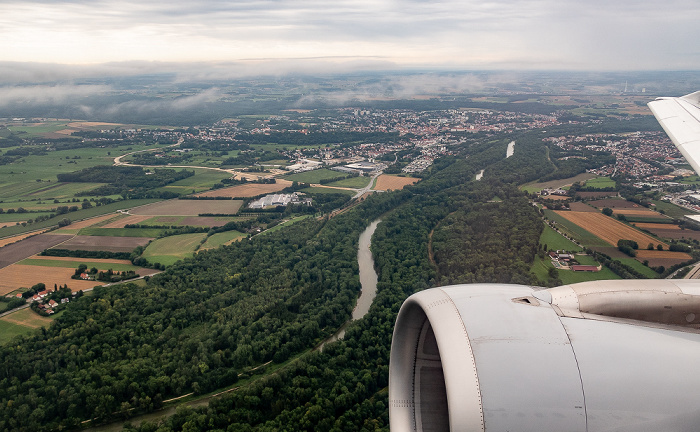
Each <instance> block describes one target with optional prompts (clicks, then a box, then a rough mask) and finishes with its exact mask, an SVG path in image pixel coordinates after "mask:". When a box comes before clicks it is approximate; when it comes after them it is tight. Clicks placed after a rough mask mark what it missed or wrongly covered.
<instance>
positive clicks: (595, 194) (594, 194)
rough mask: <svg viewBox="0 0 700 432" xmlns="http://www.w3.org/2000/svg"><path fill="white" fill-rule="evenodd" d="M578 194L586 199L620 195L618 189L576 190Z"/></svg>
mask: <svg viewBox="0 0 700 432" xmlns="http://www.w3.org/2000/svg"><path fill="white" fill-rule="evenodd" d="M576 195H577V196H580V197H581V198H584V199H599V198H606V197H616V196H617V195H618V192H617V191H610V192H603V191H601V192H576Z"/></svg>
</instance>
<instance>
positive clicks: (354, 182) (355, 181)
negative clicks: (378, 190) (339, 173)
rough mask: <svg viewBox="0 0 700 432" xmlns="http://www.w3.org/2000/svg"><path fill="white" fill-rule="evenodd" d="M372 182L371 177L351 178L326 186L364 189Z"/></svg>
mask: <svg viewBox="0 0 700 432" xmlns="http://www.w3.org/2000/svg"><path fill="white" fill-rule="evenodd" d="M370 180H372V178H371V177H350V178H347V179H345V180H339V181H337V182H333V183H328V184H327V185H326V186H338V187H349V188H355V189H362V188H363V187H365V186H367V184H369V181H370Z"/></svg>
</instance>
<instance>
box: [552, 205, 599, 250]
mask: <svg viewBox="0 0 700 432" xmlns="http://www.w3.org/2000/svg"><path fill="white" fill-rule="evenodd" d="M558 213H559V212H555V211H553V210H544V215H545V217H546V218H548V219H549V220H552V221H554V222H555V223H556V224H557V229H559V231H561V232H563V233H565V234H566V235H568V236H569V237H571V238H573V239H575V240H576V241H577V242H578V243H581V244H584V245H586V246H589V247H591V246H602V247H607V246H610V245H609V244H608V242H606V241H605V240H603V239H601V238H599V237H597V236H595V235H594V234H592V233H590V232H588V231H586V230H585V229H583V228H581V227H580V226H578V225H576V224H575V223H573V222H571V221H570V220H568V219H566V218H565V217H563V216H561V215H559V214H558ZM567 213H570V212H567Z"/></svg>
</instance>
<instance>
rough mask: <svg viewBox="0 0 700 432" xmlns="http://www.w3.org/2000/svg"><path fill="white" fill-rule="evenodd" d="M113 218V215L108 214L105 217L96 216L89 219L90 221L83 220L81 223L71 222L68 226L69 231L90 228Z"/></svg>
mask: <svg viewBox="0 0 700 432" xmlns="http://www.w3.org/2000/svg"><path fill="white" fill-rule="evenodd" d="M114 217H115V216H114V215H113V214H111V213H110V214H106V215H102V216H97V217H94V218H90V219H84V220H81V221H78V222H73V223H72V224H70V225H69V226H70V228H71V229H82V228H87V227H91V226H93V225H96V224H98V223H100V222H104V221H106V220H110V219H113V218H114Z"/></svg>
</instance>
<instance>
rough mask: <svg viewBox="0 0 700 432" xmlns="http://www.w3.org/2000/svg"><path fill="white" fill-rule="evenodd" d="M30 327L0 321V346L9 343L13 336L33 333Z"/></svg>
mask: <svg viewBox="0 0 700 432" xmlns="http://www.w3.org/2000/svg"><path fill="white" fill-rule="evenodd" d="M35 330H36V329H33V328H31V327H26V326H23V325H19V324H15V323H11V322H7V321H3V320H0V344H1V345H4V344H6V343H8V342H10V341H11V340H12V339H13V338H14V337H15V336H20V335H27V334H30V333H32V332H33V331H35Z"/></svg>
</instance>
